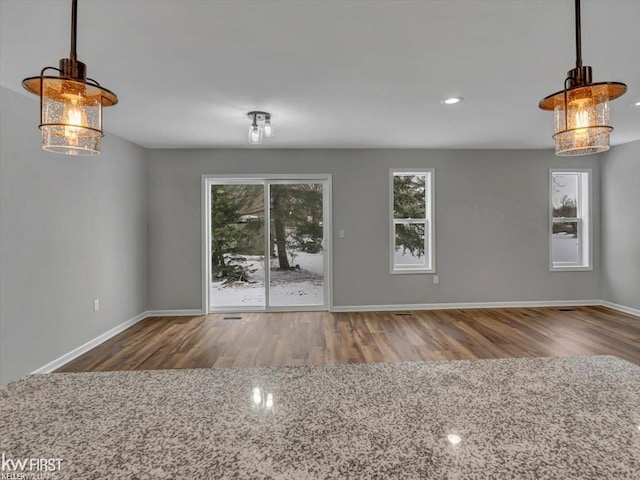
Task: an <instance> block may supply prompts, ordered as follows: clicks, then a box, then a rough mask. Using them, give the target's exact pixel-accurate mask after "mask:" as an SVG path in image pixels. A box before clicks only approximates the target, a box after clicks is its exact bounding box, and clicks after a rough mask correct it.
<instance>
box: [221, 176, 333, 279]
mask: <svg viewBox="0 0 640 480" xmlns="http://www.w3.org/2000/svg"><path fill="white" fill-rule="evenodd" d="M270 188H271V199H270V203H271V205H270V208H271V212H270V214H271V233H272V239H271V242H270V244H271V248H270V250H271V252H270V253H271V254H272V255H274V256H277V258H278V268H279V269H281V270H289V269H291V268H292V266H291V261H293V260H294V259H295V256H296V252H299V251H305V252H309V253H318V252H320V251H321V250H322V237H323V226H322V195H323V192H322V185H321V184H272V185H271V187H270ZM263 195H264V186H263V185H262V184H260V185H212V190H211V272H212V280H215V279H219V278H222V277H232V278H234V279H240V280H245V281H246V280H248V279H249V276H250V274H251V273H252V272H249V271H247V269H246V267H244V266H243V264H244V263H245V262H244V259H243V258H242V257H240V256H239V255H241V254H243V255H264V241H263V239H264V213H265V212H264V201H263ZM290 260H291V261H290ZM267 265H269V262H267ZM294 268H295V267H294Z"/></svg>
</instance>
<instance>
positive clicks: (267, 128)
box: [247, 111, 273, 145]
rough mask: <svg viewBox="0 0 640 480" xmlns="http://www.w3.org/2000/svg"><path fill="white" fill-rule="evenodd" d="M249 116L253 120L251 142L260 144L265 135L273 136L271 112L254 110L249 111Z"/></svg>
mask: <svg viewBox="0 0 640 480" xmlns="http://www.w3.org/2000/svg"><path fill="white" fill-rule="evenodd" d="M247 117H248V118H249V120H251V126H250V127H249V143H250V144H252V145H259V144H261V143H262V140H263V139H264V137H267V138H269V137H273V126H272V125H271V114H270V113H267V112H258V111H253V112H249V113H247Z"/></svg>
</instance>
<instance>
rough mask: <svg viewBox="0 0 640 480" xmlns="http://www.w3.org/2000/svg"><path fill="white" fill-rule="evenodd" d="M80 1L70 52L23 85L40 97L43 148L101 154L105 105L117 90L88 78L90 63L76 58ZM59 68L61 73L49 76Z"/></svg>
mask: <svg viewBox="0 0 640 480" xmlns="http://www.w3.org/2000/svg"><path fill="white" fill-rule="evenodd" d="M77 17H78V1H77V0H72V3H71V53H70V55H69V57H70V58H63V59H61V60H60V63H59V67H60V68H55V67H45V68H43V69H42V71H41V72H40V76H38V77H29V78H25V79H24V80H23V81H22V86H23V87H24V88H25V89H27V90H28V91H29V92H31V93H33V94H34V95H38V96H39V97H40V130H42V148H43V149H45V150H47V151H49V152H56V153H64V154H66V155H98V154H99V153H100V141H101V139H102V107H103V106H104V107H110V106H112V105H115V104H116V103H118V97H116V95H115V93H113V92H110V91H109V90H107V89H106V88H104V87H102V86H100V84H99V83H98V82H96V81H95V80H93V79H91V78H87V67H86V65H85V64H84V63H82V62H80V61H79V60H78V59H77V54H76V33H77ZM47 70H56V71H57V72H58V73H59V76H47V75H45V72H46V71H47Z"/></svg>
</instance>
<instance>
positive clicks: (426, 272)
mask: <svg viewBox="0 0 640 480" xmlns="http://www.w3.org/2000/svg"><path fill="white" fill-rule="evenodd" d="M389 273H390V274H391V275H420V274H422V275H435V273H436V271H435V269H426V268H411V269H406V270H398V269H396V270H391V271H390V272H389Z"/></svg>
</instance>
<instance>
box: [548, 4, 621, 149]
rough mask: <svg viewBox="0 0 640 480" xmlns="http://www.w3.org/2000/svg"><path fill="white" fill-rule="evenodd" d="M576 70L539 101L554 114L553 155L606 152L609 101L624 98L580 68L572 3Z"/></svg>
mask: <svg viewBox="0 0 640 480" xmlns="http://www.w3.org/2000/svg"><path fill="white" fill-rule="evenodd" d="M575 13H576V57H577V58H576V68H574V69H572V70H570V71H569V72H568V73H567V77H566V78H565V88H564V90H561V91H559V92H556V93H553V94H551V95H549V96H547V97H545V98H543V99H542V100H540V103H539V105H538V106H539V107H540V108H541V109H543V110H550V111H553V115H554V135H553V138H554V140H555V144H556V155H559V156H572V155H573V156H575V155H590V154H593V153H600V152H604V151H606V150H609V145H610V139H609V134H610V133H611V131H612V130H613V127H612V126H611V125H609V102H610V101H611V100H614V99H616V98H618V97H619V96H621V95H623V94H624V93H625V92H626V91H627V86H626V85H625V84H624V83H620V82H600V83H593V82H592V79H591V78H592V69H591V67H588V66H583V65H582V37H581V27H580V0H575Z"/></svg>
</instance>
